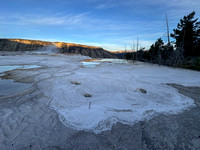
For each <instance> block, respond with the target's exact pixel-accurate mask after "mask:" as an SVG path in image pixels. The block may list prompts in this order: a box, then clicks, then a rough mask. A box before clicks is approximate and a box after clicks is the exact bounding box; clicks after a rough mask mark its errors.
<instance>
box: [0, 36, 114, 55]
mask: <svg viewBox="0 0 200 150" xmlns="http://www.w3.org/2000/svg"><path fill="white" fill-rule="evenodd" d="M52 45H54V46H55V48H56V49H57V50H58V52H59V53H66V54H81V55H85V56H90V57H93V58H114V57H116V56H115V55H114V54H112V53H110V52H108V51H106V50H104V49H103V48H101V47H94V46H87V45H81V44H74V43H64V42H47V41H38V40H26V39H0V51H36V50H39V49H43V50H45V49H47V47H48V46H52Z"/></svg>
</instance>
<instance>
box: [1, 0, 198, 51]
mask: <svg viewBox="0 0 200 150" xmlns="http://www.w3.org/2000/svg"><path fill="white" fill-rule="evenodd" d="M199 8H200V0H56V1H55V0H1V4H0V38H21V39H35V40H45V41H52V42H59V41H61V42H70V43H78V44H85V45H91V46H100V47H103V48H104V49H106V50H110V51H116V50H124V49H125V47H126V50H132V49H135V47H136V43H137V42H136V41H137V38H138V41H139V47H141V48H142V47H145V49H148V48H149V47H150V46H151V45H152V44H153V43H154V42H155V41H156V40H157V39H158V38H160V37H161V38H162V39H163V40H164V42H167V34H166V15H165V14H167V16H168V22H169V29H170V33H172V32H173V29H174V28H176V26H177V23H178V22H179V20H180V19H181V18H183V16H185V15H188V14H189V13H191V12H192V11H195V12H196V15H195V17H196V18H199V17H200V9H199ZM171 40H173V39H171Z"/></svg>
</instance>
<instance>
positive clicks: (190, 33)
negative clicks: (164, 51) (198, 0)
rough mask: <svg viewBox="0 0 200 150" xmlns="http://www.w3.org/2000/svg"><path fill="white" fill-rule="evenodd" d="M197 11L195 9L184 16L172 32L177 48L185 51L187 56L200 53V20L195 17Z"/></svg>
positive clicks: (182, 51)
mask: <svg viewBox="0 0 200 150" xmlns="http://www.w3.org/2000/svg"><path fill="white" fill-rule="evenodd" d="M194 15H195V12H194V11H193V12H192V13H190V14H189V15H187V16H184V17H183V19H181V20H180V23H178V25H177V29H174V30H173V31H174V33H173V34H171V37H173V38H174V39H175V40H176V42H175V44H176V48H177V50H179V52H181V53H183V54H184V56H185V57H187V56H196V55H199V54H200V52H199V51H200V49H199V48H198V46H199V45H200V22H197V20H198V18H197V19H194Z"/></svg>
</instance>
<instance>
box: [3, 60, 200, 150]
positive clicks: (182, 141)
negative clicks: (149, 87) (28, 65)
mask: <svg viewBox="0 0 200 150" xmlns="http://www.w3.org/2000/svg"><path fill="white" fill-rule="evenodd" d="M8 59H9V58H8ZM45 59H46V58H41V59H39V61H38V62H37V61H35V62H34V63H35V64H43V66H42V67H45ZM60 59H61V58H60ZM10 60H11V61H10V62H12V58H10ZM27 60H28V58H27ZM42 61H44V63H42ZM2 65H3V64H2ZM18 65H19V66H20V65H21V64H18ZM52 65H55V63H54V62H52ZM57 65H58V66H59V65H60V64H57ZM4 66H5V65H4ZM54 67H55V66H54ZM37 69H40V68H36V69H35V70H34V69H33V70H32V69H30V70H28V71H26V73H25V72H24V70H23V69H16V70H15V71H13V72H12V73H10V74H7V78H8V79H7V80H5V81H6V82H11V81H10V78H12V79H13V80H12V81H15V82H16V83H14V84H28V85H31V87H30V88H26V89H27V90H25V91H24V92H19V91H17V92H16V93H18V94H17V95H14V96H8V97H5V96H0V149H1V150H7V149H9V150H16V149H17V150H18V149H19V150H20V149H27V150H29V149H30V150H38V149H45V150H60V149H63V150H65V149H67V150H68V149H74V150H76V149H78V150H88V149H90V150H93V149H95V150H110V149H113V150H127V149H128V150H139V149H142V150H148V149H150V150H157V149H166V150H168V149H169V150H171V149H176V150H183V149H185V150H187V149H192V150H198V149H200V87H197V86H183V85H178V84H168V85H169V86H172V87H174V88H175V89H178V90H179V92H180V93H181V94H183V95H185V96H188V97H190V98H192V99H194V100H195V104H196V106H195V107H192V108H189V109H187V110H185V111H183V112H181V113H179V114H173V115H172V114H167V113H166V114H157V115H155V116H154V117H153V118H152V119H150V120H145V119H144V120H140V121H138V122H136V123H135V124H133V125H126V124H122V123H117V124H115V125H113V127H112V129H111V130H109V131H103V132H101V133H100V134H95V133H94V132H92V131H91V132H89V131H77V130H74V129H72V128H69V127H67V126H65V125H63V124H62V123H61V122H60V120H59V117H58V114H57V113H56V111H54V110H52V109H49V104H50V103H51V101H52V99H51V98H50V97H48V96H46V94H45V93H44V92H43V91H41V90H40V88H41V87H39V86H38V85H39V83H40V82H41V81H42V79H43V78H44V79H47V78H49V77H51V76H53V75H54V74H53V71H54V70H53V69H52V74H46V73H45V71H43V72H42V73H43V74H39V73H38V72H40V73H41V71H38V70H37ZM50 69H51V68H50ZM74 69H76V68H74ZM54 73H55V72H54ZM33 76H34V77H33ZM35 77H40V80H36V79H35ZM58 78H59V77H58ZM22 81H23V83H21V82H22ZM36 83H37V84H36ZM11 84H13V83H11ZM8 85H9V84H8ZM46 88H48V87H46ZM20 91H21V90H20ZM0 95H1V94H0ZM8 95H9V94H8Z"/></svg>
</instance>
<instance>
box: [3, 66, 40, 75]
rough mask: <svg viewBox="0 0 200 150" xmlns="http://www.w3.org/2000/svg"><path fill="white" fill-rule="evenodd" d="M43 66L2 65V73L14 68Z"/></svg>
mask: <svg viewBox="0 0 200 150" xmlns="http://www.w3.org/2000/svg"><path fill="white" fill-rule="evenodd" d="M40 67H41V66H38V65H6V66H0V74H2V73H4V72H6V71H11V70H14V69H34V68H40Z"/></svg>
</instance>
